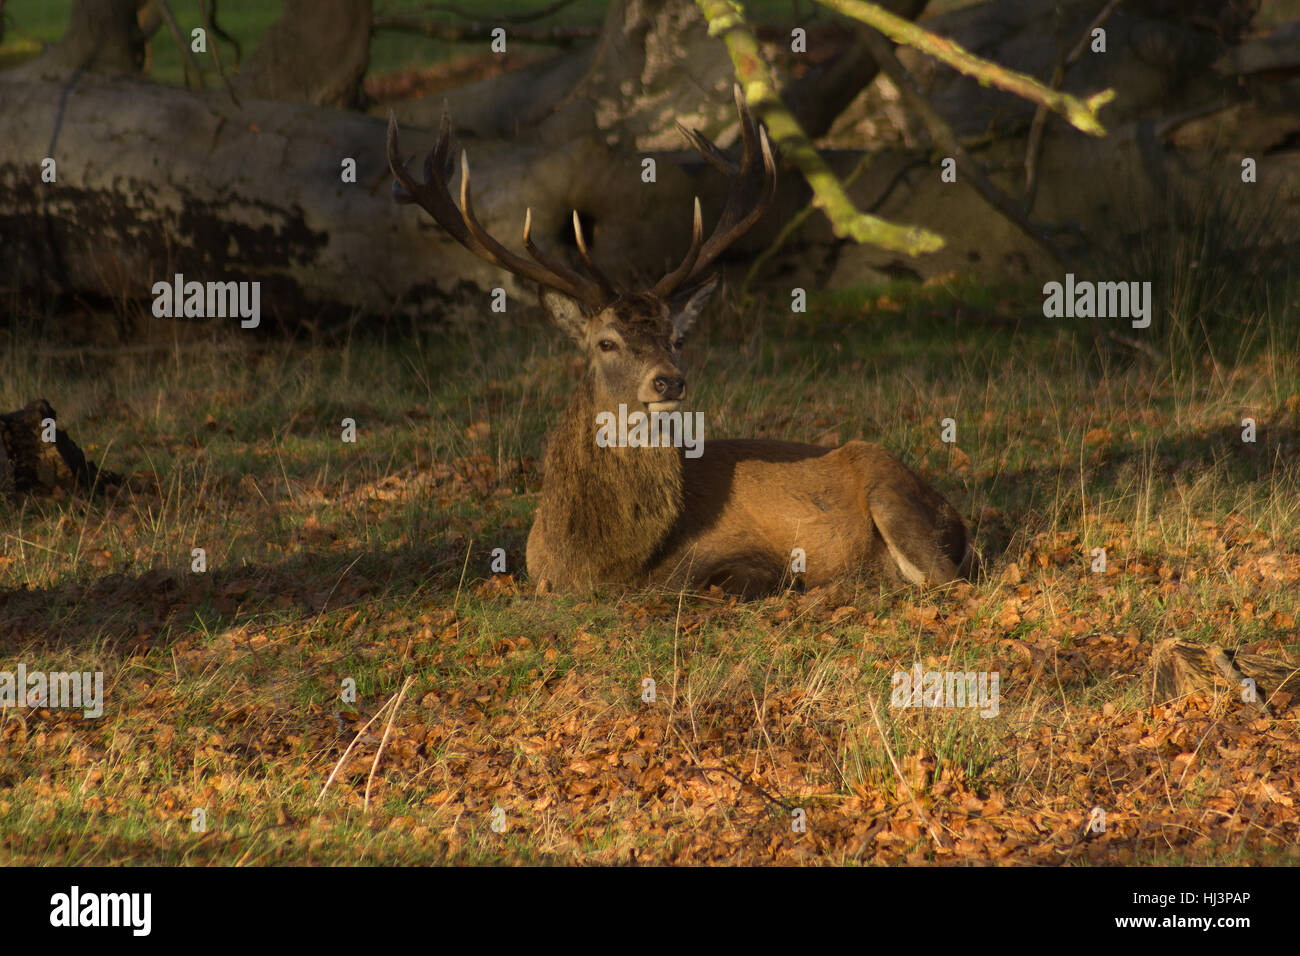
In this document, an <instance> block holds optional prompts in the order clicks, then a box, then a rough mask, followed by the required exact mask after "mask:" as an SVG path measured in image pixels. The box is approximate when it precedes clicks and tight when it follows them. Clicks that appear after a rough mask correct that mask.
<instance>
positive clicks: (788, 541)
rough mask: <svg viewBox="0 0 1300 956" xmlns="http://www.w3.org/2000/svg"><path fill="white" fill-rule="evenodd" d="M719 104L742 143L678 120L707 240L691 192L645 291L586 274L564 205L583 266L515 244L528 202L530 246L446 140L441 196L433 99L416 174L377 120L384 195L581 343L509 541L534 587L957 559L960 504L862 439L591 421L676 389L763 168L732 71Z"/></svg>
mask: <svg viewBox="0 0 1300 956" xmlns="http://www.w3.org/2000/svg"><path fill="white" fill-rule="evenodd" d="M736 105H737V109H738V110H739V113H740V118H741V134H742V142H743V147H744V150H743V151H744V155H743V157H742V159H741V162H740V164H739V166H737V165H736V164H734V163H732V162H731V161H730V160H729V159H728V158H727V157H726V156H725V155H724V154H722V153H721V152H720V151H719V150H718V149H717V147H715V146H713V144H711V143H709V142H708V140H705V139H704V138H703V137H701V136H699V135H698V134H696V133H692V132H690V131H689V130H686V129H685V128H682V131H683V132H684V133H685V135H686V136H687V138H688V139H689V140H690V141H691V143H692V144H693V145H694V146H695V147H696V149H697V150H699V152H700V153H701V154H702V155H703V156H704V158H705V159H706V160H708V161H709V162H710V163H712V164H713V165H714V166H716V167H717V168H719V169H720V170H722V171H723V172H725V173H726V174H727V175H728V177H729V178H730V179H731V183H732V185H731V189H730V192H729V193H728V196H727V201H726V205H725V206H724V208H723V211H722V215H721V217H720V219H719V222H718V225H717V226H716V227H715V229H714V231H713V233H712V234H711V235H710V236H709V238H708V240H707V241H706V240H704V238H703V226H702V222H701V214H700V205H699V201H698V200H696V203H695V217H694V223H693V231H692V240H691V247H690V249H689V250H688V252H687V254H686V257H685V259H683V261H682V263H681V264H680V265H679V266H678V267H677V268H676V269H674V270H673V271H672V272H670V273H668V274H667V275H666V276H664V277H663V278H662V279H660V280H659V281H658V282H657V283H655V285H654V286H653V287H652V288H651V289H649V290H648V291H646V292H628V291H625V290H621V289H619V288H618V287H617V286H616V285H615V284H614V283H612V282H611V281H610V280H609V278H608V277H607V276H605V275H604V273H603V272H602V271H601V270H600V268H599V267H598V266H597V265H596V264H595V262H593V261H592V259H591V256H590V254H589V253H588V250H587V247H586V243H585V239H584V236H583V233H582V229H581V227H580V225H579V220H578V215H577V213H576V212H575V213H574V234H575V239H576V242H577V248H578V251H579V252H580V253H581V256H582V260H583V263H584V264H585V266H586V269H587V271H588V273H590V275H589V276H588V275H583V274H580V273H578V272H576V271H574V270H572V269H570V268H569V267H568V266H566V265H563V264H561V263H559V262H557V261H555V260H552V259H550V258H548V257H547V256H546V255H545V254H543V253H542V251H541V250H540V249H538V248H537V247H536V246H535V245H534V244H533V242H532V238H531V235H530V230H531V223H532V216H531V212H530V213H529V215H528V216H527V217H525V220H524V246H525V248H526V249H527V250H528V254H529V256H531V260H529V259H525V258H523V257H522V256H519V255H517V254H515V253H513V252H511V251H510V250H508V249H507V248H506V247H504V246H503V245H502V244H501V243H500V242H498V241H497V240H496V239H494V238H492V237H491V236H490V235H488V233H487V232H486V231H485V230H484V229H483V227H482V226H481V225H480V224H479V223H478V221H477V219H475V217H474V212H473V206H472V202H471V197H470V186H469V162H468V159H467V158H465V157H464V155H463V154H462V158H461V182H460V206H459V208H458V207H457V205H456V203H455V202H454V201H453V200H452V198H451V194H450V191H449V188H448V185H447V176H448V169H447V167H448V166H449V161H448V160H449V157H448V138H449V133H450V120H449V119H448V118H447V117H446V116H445V115H444V117H443V125H442V130H441V132H440V135H439V137H438V142H437V145H435V146H434V148H433V150H432V151H431V152H430V154H429V156H428V157H427V158H426V160H425V164H424V173H425V176H424V179H425V181H424V182H423V183H421V182H418V181H417V180H415V179H414V177H412V176H411V175H410V173H409V172H408V171H407V170H406V167H405V165H404V164H403V163H402V162H401V160H400V158H399V156H398V152H397V126H396V122H395V121H393V120H390V123H389V130H388V158H389V165H390V167H391V168H392V171H393V175H394V177H395V179H396V181H395V183H394V192H395V194H396V196H397V198H398V200H399V201H401V202H417V203H419V204H420V205H421V206H422V207H424V208H425V209H426V210H428V211H429V213H431V214H432V215H433V217H434V218H435V219H436V220H437V222H438V223H439V224H440V225H441V226H442V227H443V228H444V229H446V230H447V231H448V232H450V233H451V234H452V235H453V236H454V237H455V238H456V239H457V240H458V241H459V242H460V243H461V244H462V245H464V246H465V247H466V248H468V249H469V250H471V251H472V252H474V253H475V254H476V255H478V256H480V257H481V258H484V259H486V260H488V261H489V262H493V263H495V264H497V265H499V266H501V267H503V268H505V269H507V270H509V271H510V272H513V273H515V274H516V275H520V276H523V277H525V278H529V279H532V280H534V281H536V282H537V283H538V285H539V287H540V292H541V303H542V306H543V308H544V309H545V311H546V312H547V313H548V314H549V315H550V317H551V320H552V321H553V322H554V323H555V324H556V325H557V326H558V327H559V328H560V329H561V330H562V331H564V332H565V333H567V334H568V335H569V337H570V338H572V339H573V340H574V342H575V343H577V345H578V346H579V347H580V348H581V349H582V350H583V352H584V353H585V354H586V357H587V369H586V373H585V374H584V375H583V376H582V378H581V379H580V381H579V382H578V383H577V386H576V388H575V389H574V392H573V396H572V398H571V399H570V401H569V405H568V407H567V408H566V410H565V412H564V414H563V416H562V417H561V420H560V422H559V424H558V425H557V426H556V427H555V429H554V430H553V431H552V433H551V436H550V439H549V442H548V445H547V450H546V454H545V458H544V460H543V488H542V497H541V503H540V505H539V507H538V510H537V516H536V518H535V519H534V522H533V527H532V531H531V532H530V534H529V536H528V555H527V561H528V573H529V575H530V576H532V577H533V579H534V580H535V581H536V582H537V585H538V589H539V590H550V589H558V590H564V591H574V590H585V589H587V588H590V587H593V586H596V585H600V584H613V585H624V586H634V587H640V586H644V585H648V584H664V585H669V586H672V587H690V588H701V587H708V586H710V585H718V586H720V587H722V588H724V589H725V590H728V591H733V592H737V593H740V594H744V595H747V596H752V595H755V594H761V593H765V592H770V591H772V590H775V589H777V588H779V587H781V586H782V585H783V584H789V583H793V582H794V581H795V580H796V579H800V580H802V582H803V583H804V584H805V585H806V586H809V587H813V586H817V585H820V584H827V583H830V582H831V581H835V580H842V579H846V578H847V579H857V580H859V581H862V580H882V579H883V580H891V581H900V582H901V581H906V582H910V583H912V584H917V585H922V586H927V585H942V584H947V583H949V582H951V581H952V580H954V579H955V578H956V577H957V576H958V575H959V573H960V571H961V568H962V567H963V565H964V564H965V562H966V559H967V540H966V528H965V525H964V524H963V523H962V520H961V518H960V516H958V514H957V512H956V511H955V510H954V509H953V507H952V506H951V505H950V504H949V503H948V502H947V500H946V499H944V497H943V496H942V495H941V494H939V493H938V492H937V491H935V490H934V489H933V488H931V487H930V486H929V485H927V484H926V483H925V482H924V481H922V480H921V479H920V478H918V477H917V476H916V475H915V474H914V473H913V472H912V471H910V470H909V469H908V468H907V467H906V466H905V465H903V464H902V463H901V462H900V461H899V460H898V459H897V458H895V457H894V456H893V455H892V454H890V453H889V452H888V451H886V450H885V449H884V448H881V447H880V446H879V445H874V444H870V443H867V442H860V441H854V442H849V443H848V444H845V445H842V446H840V447H839V448H825V447H821V446H817V445H804V444H799V443H796V442H780V441H762V440H743V439H724V440H717V439H714V440H706V441H704V442H703V445H702V448H700V449H697V450H698V451H699V454H698V457H690V456H687V455H685V454H683V450H682V449H681V448H678V447H672V446H671V445H668V446H660V445H659V444H658V443H655V444H654V445H651V446H646V445H645V444H639V445H638V444H632V445H629V446H627V447H619V446H618V445H609V444H608V442H606V441H602V440H600V439H598V434H599V432H598V421H599V420H600V418H601V416H603V415H604V414H605V413H611V414H613V413H617V412H619V411H620V410H626V409H629V408H631V409H635V410H636V411H638V412H641V413H643V414H645V415H647V416H652V415H654V414H655V413H662V412H669V413H671V412H675V411H677V410H678V409H679V408H680V407H681V403H682V401H683V399H684V398H685V396H686V379H685V377H684V376H683V375H682V373H681V370H680V368H679V367H678V363H679V359H680V353H681V349H682V347H683V344H684V342H685V336H686V333H687V332H688V331H689V330H690V328H691V326H692V325H693V324H694V322H695V320H696V319H697V318H698V316H699V314H700V313H701V311H702V309H703V308H704V305H705V304H706V303H707V301H708V299H709V297H710V296H711V294H712V292H713V288H714V280H713V279H712V278H707V277H706V276H705V273H706V271H707V269H708V267H709V265H710V264H711V263H712V262H713V261H714V259H716V258H717V256H718V255H719V254H720V253H721V252H722V251H723V250H724V249H725V248H726V247H727V246H728V245H729V244H730V243H731V242H733V241H734V240H735V239H736V238H737V237H739V236H740V235H742V234H743V233H744V232H745V231H746V230H747V229H749V228H750V226H752V225H753V223H754V222H755V221H756V220H757V219H758V217H759V216H760V215H761V214H762V211H763V209H764V208H765V207H766V205H767V204H768V203H769V202H770V201H771V198H772V194H773V192H774V190H775V181H776V180H775V177H776V168H775V163H774V160H773V158H772V154H771V149H770V146H769V145H768V141H767V136H766V133H765V132H764V131H762V130H760V129H759V128H758V126H757V124H756V123H754V121H753V119H752V118H751V117H750V115H749V112H748V110H747V109H746V107H745V105H744V102H743V100H742V99H741V96H740V91H739V88H737V89H736ZM755 188H757V189H758V190H759V191H760V196H759V199H758V201H757V203H754V204H751V203H750V202H748V201H747V200H746V198H745V197H746V194H747V193H748V192H753V191H754V189H755ZM796 549H799V550H798V551H796ZM796 555H799V556H800V558H799V560H798V561H797V560H796ZM800 562H802V563H800Z"/></svg>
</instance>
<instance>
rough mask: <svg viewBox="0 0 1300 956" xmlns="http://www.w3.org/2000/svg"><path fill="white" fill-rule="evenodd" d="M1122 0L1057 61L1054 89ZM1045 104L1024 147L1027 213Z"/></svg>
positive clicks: (1044, 126)
mask: <svg viewBox="0 0 1300 956" xmlns="http://www.w3.org/2000/svg"><path fill="white" fill-rule="evenodd" d="M1121 3H1123V0H1110V2H1109V3H1107V4H1106V6H1104V7H1102V10H1101V12H1100V13H1098V14H1097V16H1095V17H1094V18H1093V20H1092V23H1090V24H1088V28H1087V29H1086V30H1084V31H1083V36H1081V37H1079V42H1078V43H1076V44H1075V45H1074V49H1073V50H1071V51H1070V52H1069V54H1068V55H1067V56H1066V57H1065V58H1064V59H1062V60H1060V61H1059V62H1058V63H1057V64H1056V70H1055V71H1054V72H1053V73H1052V83H1051V87H1052V89H1053V90H1059V89H1060V88H1061V84H1062V83H1064V82H1065V72H1066V70H1068V69H1069V68H1070V67H1071V66H1073V65H1074V64H1075V63H1076V62H1077V61H1078V59H1079V57H1081V56H1083V51H1084V50H1086V49H1088V42H1089V41H1090V40H1091V39H1092V31H1093V30H1096V29H1097V28H1098V27H1100V26H1101V25H1102V24H1103V23H1105V22H1106V20H1107V19H1108V18H1109V17H1110V15H1111V14H1112V13H1114V12H1115V8H1116V7H1118V6H1119V5H1120V4H1121ZM1047 114H1048V109H1047V107H1046V106H1044V105H1042V104H1039V107H1038V109H1037V110H1035V111H1034V120H1033V122H1032V123H1030V125H1029V141H1028V145H1027V146H1026V147H1025V198H1024V206H1025V214H1026V215H1028V214H1029V213H1030V212H1031V211H1032V210H1033V208H1034V199H1035V197H1036V195H1037V193H1038V160H1039V159H1040V158H1041V154H1042V150H1043V133H1044V132H1045V131H1046V129H1047Z"/></svg>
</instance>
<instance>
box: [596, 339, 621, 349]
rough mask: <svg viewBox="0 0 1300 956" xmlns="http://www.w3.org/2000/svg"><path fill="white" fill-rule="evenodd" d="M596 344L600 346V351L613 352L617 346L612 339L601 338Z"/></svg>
mask: <svg viewBox="0 0 1300 956" xmlns="http://www.w3.org/2000/svg"><path fill="white" fill-rule="evenodd" d="M597 344H598V345H599V346H600V350H601V351H602V352H613V351H615V350H616V349H617V348H618V345H617V343H615V342H614V340H613V339H601V340H600V342H598V343H597Z"/></svg>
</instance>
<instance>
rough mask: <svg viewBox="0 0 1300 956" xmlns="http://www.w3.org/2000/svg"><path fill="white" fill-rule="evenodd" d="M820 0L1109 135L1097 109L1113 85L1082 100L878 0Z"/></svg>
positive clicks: (982, 81) (1068, 119) (1092, 130)
mask: <svg viewBox="0 0 1300 956" xmlns="http://www.w3.org/2000/svg"><path fill="white" fill-rule="evenodd" d="M816 2H817V3H820V4H821V5H822V6H824V7H830V8H831V9H832V10H835V11H837V12H839V13H842V14H844V15H845V16H849V17H852V18H853V19H855V20H859V21H861V22H862V23H865V24H867V25H868V26H870V27H874V28H875V29H876V30H879V31H880V32H881V33H883V34H884V35H885V36H887V37H889V39H891V40H893V41H894V42H895V43H899V44H902V45H903V46H910V47H912V48H913V49H917V50H920V51H921V52H922V53H926V54H929V55H930V56H932V57H934V58H935V59H936V60H940V61H942V62H944V63H947V64H948V65H949V66H950V67H952V68H953V69H954V70H957V71H958V72H959V73H965V74H966V75H967V76H973V77H974V78H975V79H976V80H978V81H979V82H980V84H981V85H985V86H988V85H992V86H996V87H998V88H999V89H1002V90H1006V91H1007V92H1008V93H1014V94H1015V95H1016V96H1019V97H1021V98H1022V99H1026V100H1029V101H1030V102H1032V103H1037V104H1038V105H1040V106H1043V107H1046V108H1047V109H1049V110H1052V111H1053V112H1054V113H1059V114H1060V115H1061V116H1062V117H1064V118H1065V121H1066V122H1067V123H1069V124H1070V125H1071V126H1073V127H1074V128H1075V129H1078V130H1081V131H1083V132H1085V133H1088V134H1089V135H1091V136H1105V135H1106V128H1105V127H1104V126H1102V125H1101V121H1100V120H1099V119H1098V118H1097V110H1099V109H1100V108H1101V107H1103V106H1105V105H1106V104H1107V103H1109V102H1110V101H1111V100H1113V99H1114V98H1115V91H1114V90H1113V89H1108V90H1102V91H1101V92H1100V93H1094V94H1093V95H1092V96H1089V97H1088V98H1087V99H1084V100H1081V99H1079V98H1078V97H1077V96H1071V95H1070V94H1068V93H1062V92H1061V91H1060V90H1054V89H1052V88H1051V87H1049V86H1044V85H1043V84H1042V83H1039V82H1038V81H1037V80H1035V79H1034V78H1033V77H1032V76H1029V75H1028V74H1026V73H1017V72H1016V71H1015V70H1008V69H1007V68H1006V67H1002V66H998V64H996V63H992V62H990V61H989V60H985V59H982V58H980V57H978V56H975V55H974V54H973V53H970V52H969V51H967V50H966V49H964V48H963V47H962V46H961V45H959V44H957V43H954V42H952V40H949V39H947V38H946V37H941V36H939V35H938V34H935V33H931V32H930V31H928V30H923V29H922V28H921V27H918V26H917V25H916V24H915V23H911V22H910V21H908V20H904V19H903V18H902V17H899V16H895V15H894V14H892V13H890V12H889V11H888V10H882V9H881V8H880V7H878V6H876V5H875V4H874V3H866V2H864V0H816Z"/></svg>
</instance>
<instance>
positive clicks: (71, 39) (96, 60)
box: [38, 0, 145, 74]
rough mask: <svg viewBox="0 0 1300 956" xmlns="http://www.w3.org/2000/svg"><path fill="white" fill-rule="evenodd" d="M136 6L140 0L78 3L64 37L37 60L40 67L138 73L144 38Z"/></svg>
mask: <svg viewBox="0 0 1300 956" xmlns="http://www.w3.org/2000/svg"><path fill="white" fill-rule="evenodd" d="M138 6H139V0H77V3H76V6H74V7H73V9H72V18H71V20H70V21H69V23H68V29H67V31H66V32H65V33H64V34H63V38H62V39H61V40H60V41H59V42H58V43H56V44H55V45H54V46H53V47H51V48H50V49H49V50H48V51H46V52H45V53H44V54H43V55H42V56H41V57H39V58H38V63H40V65H41V68H51V67H54V68H63V69H70V70H91V71H93V72H95V73H107V74H120V73H139V72H140V67H141V66H143V65H144V45H145V36H144V34H143V33H141V32H140V28H139V26H138V25H137V23H136V18H135V11H136V7H138Z"/></svg>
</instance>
